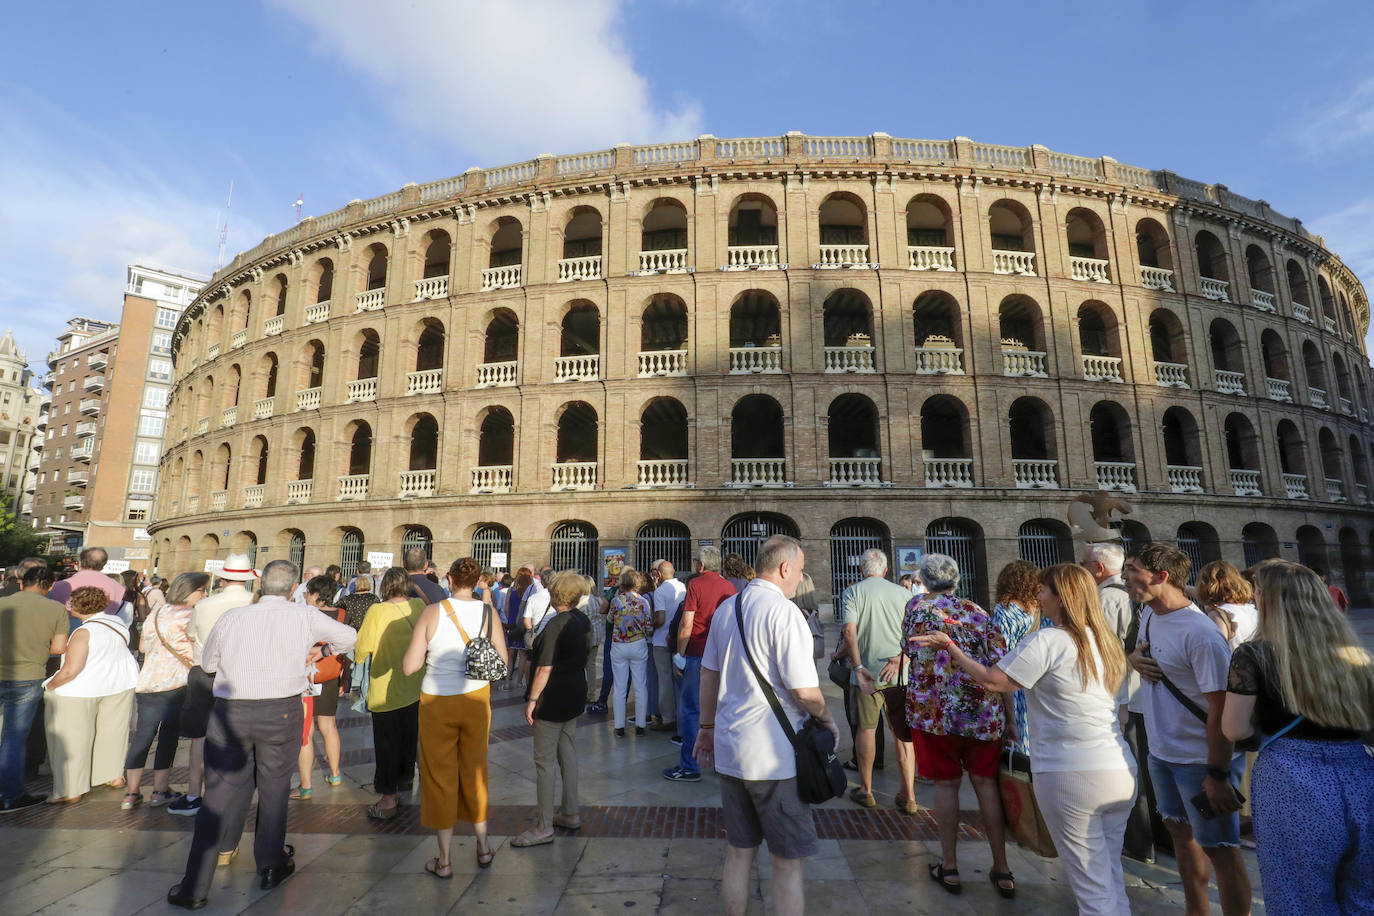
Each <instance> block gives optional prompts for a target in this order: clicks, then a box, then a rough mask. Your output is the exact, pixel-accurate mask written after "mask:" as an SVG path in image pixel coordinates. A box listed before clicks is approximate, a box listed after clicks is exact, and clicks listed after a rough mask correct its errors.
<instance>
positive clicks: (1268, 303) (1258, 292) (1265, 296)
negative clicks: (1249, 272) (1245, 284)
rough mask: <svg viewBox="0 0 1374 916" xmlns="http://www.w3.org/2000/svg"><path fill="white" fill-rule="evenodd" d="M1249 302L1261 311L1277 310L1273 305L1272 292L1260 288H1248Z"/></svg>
mask: <svg viewBox="0 0 1374 916" xmlns="http://www.w3.org/2000/svg"><path fill="white" fill-rule="evenodd" d="M1250 304H1251V305H1253V306H1254V307H1255V308H1257V309H1259V310H1260V311H1261V312H1277V311H1278V308H1277V307H1276V306H1275V305H1274V294H1273V293H1266V292H1265V291H1264V290H1262V289H1252V290H1250Z"/></svg>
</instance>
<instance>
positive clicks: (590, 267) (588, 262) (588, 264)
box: [558, 254, 601, 283]
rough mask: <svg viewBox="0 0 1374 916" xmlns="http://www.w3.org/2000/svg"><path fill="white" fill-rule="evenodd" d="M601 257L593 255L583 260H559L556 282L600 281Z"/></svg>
mask: <svg viewBox="0 0 1374 916" xmlns="http://www.w3.org/2000/svg"><path fill="white" fill-rule="evenodd" d="M600 279H601V255H599V254H593V255H588V256H587V257H585V258H561V259H559V261H558V282H559V283H568V282H570V281H572V280H600Z"/></svg>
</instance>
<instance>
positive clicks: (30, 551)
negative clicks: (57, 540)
mask: <svg viewBox="0 0 1374 916" xmlns="http://www.w3.org/2000/svg"><path fill="white" fill-rule="evenodd" d="M47 552H48V539H47V537H45V536H43V535H40V534H39V533H38V532H37V531H34V530H33V527H32V526H31V525H30V524H29V523H28V522H26V521H24V520H23V519H21V518H19V517H18V516H17V515H15V514H14V511H13V509H12V508H11V503H10V500H9V498H8V497H5V496H0V566H12V565H13V564H15V563H18V562H19V561H20V560H22V559H24V558H25V557H41V556H43V555H44V554H46V553H47Z"/></svg>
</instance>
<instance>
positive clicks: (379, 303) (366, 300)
mask: <svg viewBox="0 0 1374 916" xmlns="http://www.w3.org/2000/svg"><path fill="white" fill-rule="evenodd" d="M354 299H356V300H357V303H358V307H357V308H356V309H354V312H355V313H356V312H375V311H378V310H380V309H384V308H386V287H378V288H377V289H365V290H363V291H362V292H361V293H357V294H356V295H355V296H354Z"/></svg>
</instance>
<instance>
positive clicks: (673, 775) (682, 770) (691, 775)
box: [663, 766, 701, 782]
mask: <svg viewBox="0 0 1374 916" xmlns="http://www.w3.org/2000/svg"><path fill="white" fill-rule="evenodd" d="M663 778H664V779H666V780H668V781H669V782H701V773H700V772H696V771H693V770H689V769H687V768H686V767H682V766H675V767H670V768H668V769H666V770H664V771H663Z"/></svg>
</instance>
